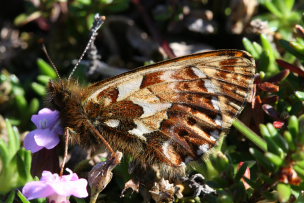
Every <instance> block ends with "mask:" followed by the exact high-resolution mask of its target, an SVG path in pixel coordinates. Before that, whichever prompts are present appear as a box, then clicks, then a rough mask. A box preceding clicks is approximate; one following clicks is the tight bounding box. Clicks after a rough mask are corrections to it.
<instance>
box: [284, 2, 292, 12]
mask: <svg viewBox="0 0 304 203" xmlns="http://www.w3.org/2000/svg"><path fill="white" fill-rule="evenodd" d="M293 5H294V0H285V6H286V9H287V10H288V11H289V12H290V11H291V10H292V8H293Z"/></svg>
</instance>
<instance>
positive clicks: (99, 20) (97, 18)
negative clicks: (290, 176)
mask: <svg viewBox="0 0 304 203" xmlns="http://www.w3.org/2000/svg"><path fill="white" fill-rule="evenodd" d="M105 20H106V17H105V16H100V15H99V13H97V14H96V15H95V19H94V22H93V26H92V28H91V37H90V39H89V41H88V43H87V45H86V47H85V49H84V51H83V52H82V54H81V56H80V58H79V59H78V61H77V63H76V64H75V66H74V68H73V70H72V72H71V74H70V75H69V77H68V80H70V78H71V77H72V75H73V73H74V72H75V70H76V69H77V67H78V65H79V63H80V61H81V60H82V58H83V57H84V55H85V54H86V52H87V51H88V49H89V47H90V46H91V44H92V43H93V42H94V40H95V38H96V36H97V31H98V30H99V28H100V27H101V26H102V24H103V23H104V21H105Z"/></svg>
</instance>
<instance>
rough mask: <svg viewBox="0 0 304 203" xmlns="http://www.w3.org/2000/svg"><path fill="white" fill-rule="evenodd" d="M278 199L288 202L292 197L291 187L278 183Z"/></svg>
mask: <svg viewBox="0 0 304 203" xmlns="http://www.w3.org/2000/svg"><path fill="white" fill-rule="evenodd" d="M277 192H278V199H279V201H280V202H287V201H288V200H289V198H290V195H291V188H290V185H288V184H284V183H278V185H277Z"/></svg>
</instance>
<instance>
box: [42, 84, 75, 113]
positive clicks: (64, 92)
mask: <svg viewBox="0 0 304 203" xmlns="http://www.w3.org/2000/svg"><path fill="white" fill-rule="evenodd" d="M77 89H79V88H78V84H77V81H75V80H65V79H60V80H51V81H50V82H49V84H48V96H47V99H46V102H47V106H49V107H50V108H52V109H56V110H59V111H60V110H61V109H62V108H64V107H65V106H66V105H68V104H69V103H70V101H71V100H72V99H73V97H74V96H75V95H77Z"/></svg>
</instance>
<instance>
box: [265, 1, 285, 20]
mask: <svg viewBox="0 0 304 203" xmlns="http://www.w3.org/2000/svg"><path fill="white" fill-rule="evenodd" d="M264 5H265V6H266V8H267V9H268V10H269V11H270V12H271V13H272V14H273V15H275V16H277V17H279V18H282V17H283V14H282V13H281V12H280V11H279V9H278V8H277V7H276V6H275V5H274V4H273V3H272V1H271V0H265V1H264Z"/></svg>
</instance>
